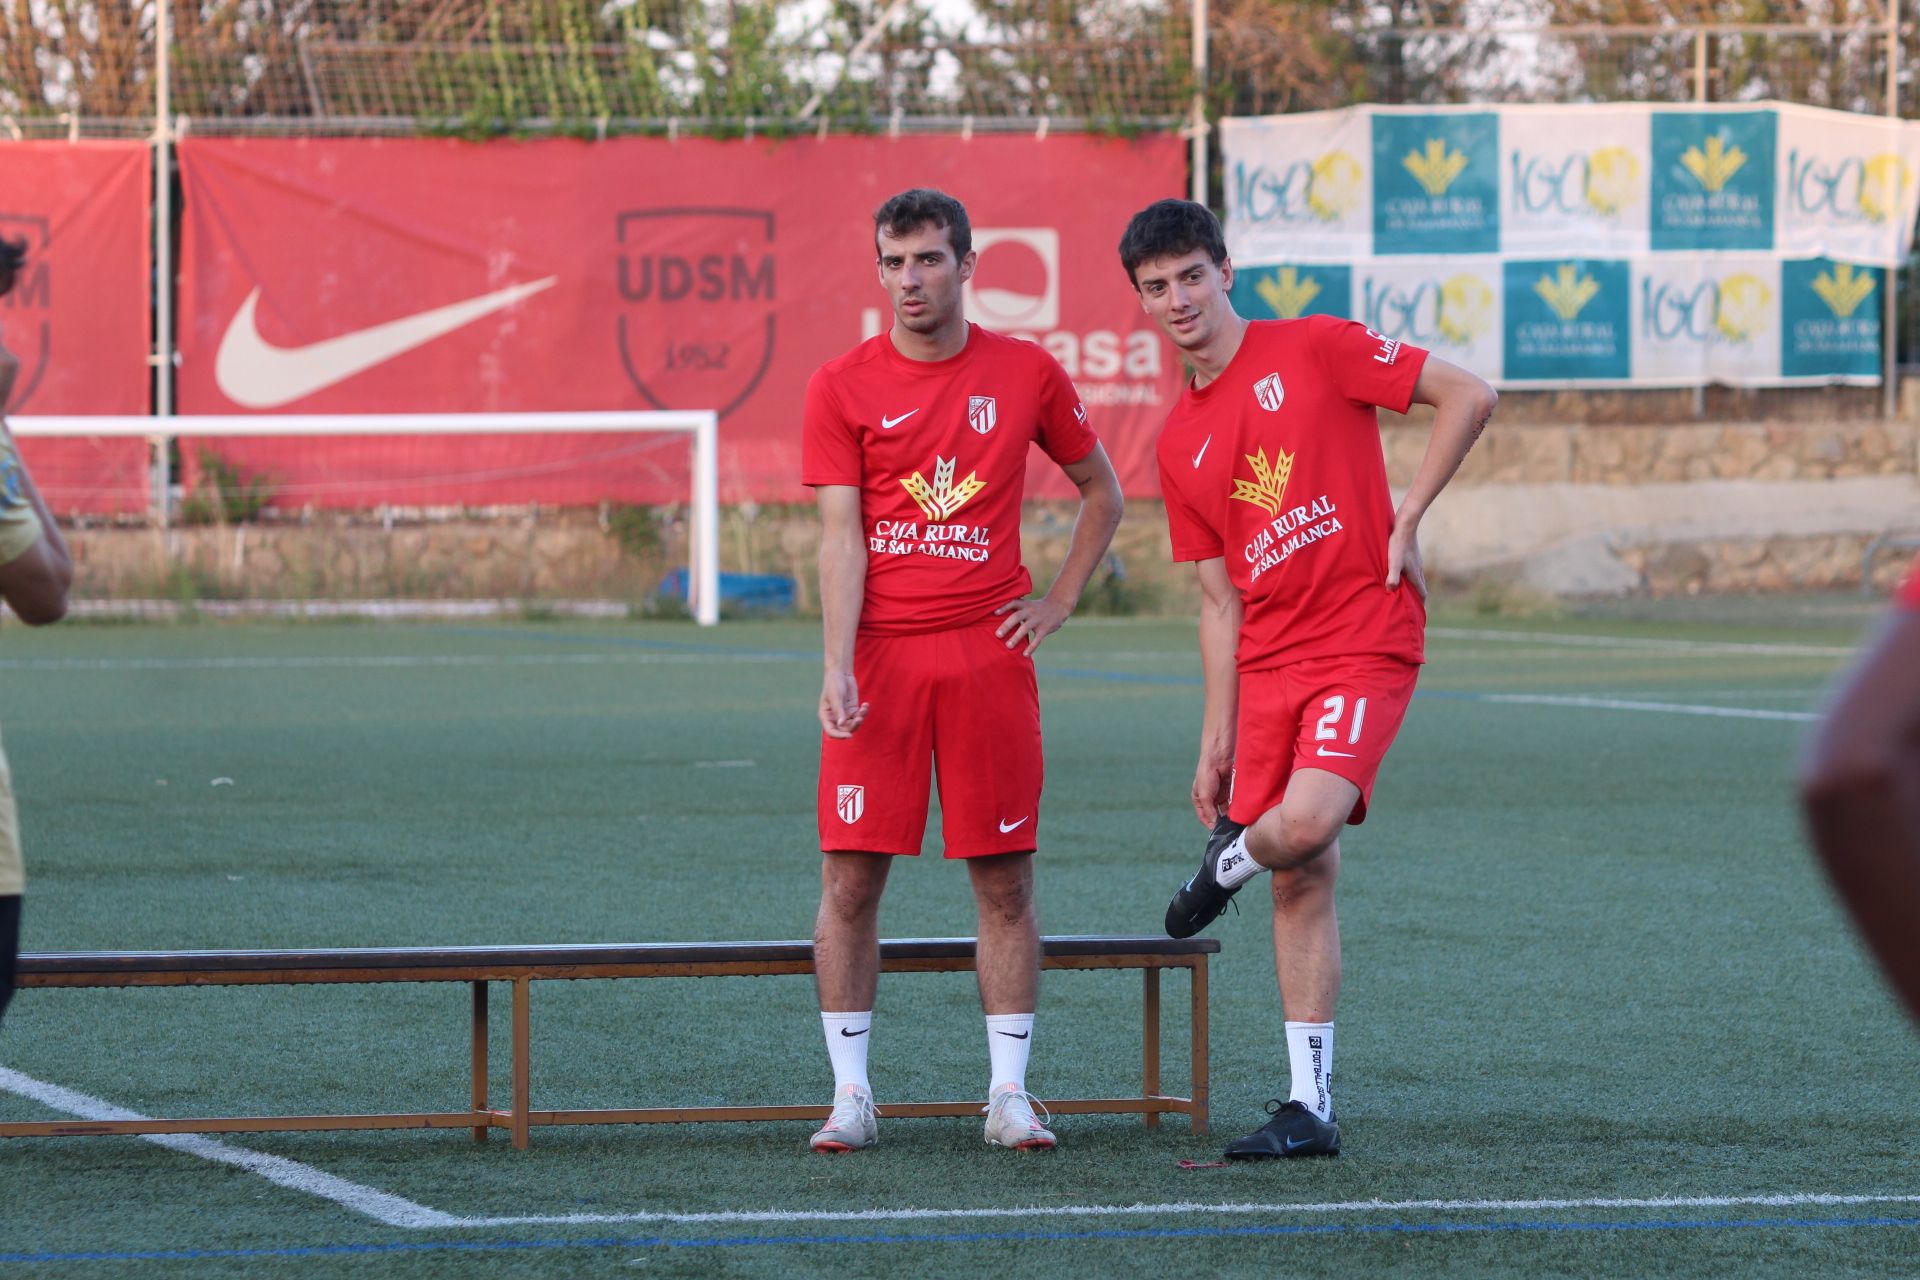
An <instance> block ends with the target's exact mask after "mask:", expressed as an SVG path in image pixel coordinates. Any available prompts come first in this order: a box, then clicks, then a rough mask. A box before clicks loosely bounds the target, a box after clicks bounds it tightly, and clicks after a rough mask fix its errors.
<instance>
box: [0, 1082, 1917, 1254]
mask: <svg viewBox="0 0 1920 1280" xmlns="http://www.w3.org/2000/svg"><path fill="white" fill-rule="evenodd" d="M0 1090H5V1091H6V1092H8V1093H13V1094H18V1095H19V1096H20V1097H23V1098H29V1099H31V1100H33V1101H35V1102H38V1103H40V1104H41V1105H42V1106H45V1107H48V1108H50V1109H52V1110H54V1111H63V1112H65V1113H67V1114H68V1115H73V1116H79V1117H81V1118H82V1119H86V1120H144V1119H146V1118H147V1117H145V1116H142V1115H140V1114H138V1113H137V1112H133V1111H129V1110H127V1109H126V1108H124V1107H118V1106H115V1105H114V1104H113V1103H111V1102H108V1101H106V1100H105V1099H103V1098H96V1097H93V1096H92V1095H90V1094H85V1093H80V1092H77V1091H76V1090H73V1089H67V1088H63V1087H62V1086H60V1085H57V1084H49V1083H48V1082H46V1081H44V1080H36V1079H34V1078H33V1077H31V1076H28V1075H23V1074H22V1073H20V1072H18V1071H13V1070H9V1069H8V1068H6V1067H0ZM141 1140H142V1141H145V1142H151V1143H153V1144H154V1145H156V1146H160V1147H165V1148H167V1149H168V1150H171V1151H178V1152H180V1153H182V1154H184V1155H190V1156H198V1157H199V1158H201V1159H203V1160H212V1161H215V1162H216V1163H219V1164H225V1165H231V1166H233V1167H234V1168H236V1169H242V1170H244V1171H246V1172H248V1173H254V1174H258V1175H259V1176H261V1177H263V1178H265V1179H267V1181H269V1182H272V1183H274V1184H275V1185H276V1186H281V1187H285V1188H287V1189H288V1190H290V1191H300V1192H305V1193H306V1194H308V1195H313V1196H318V1197H320V1198H321V1199H324V1200H330V1201H332V1202H333V1203H335V1204H338V1205H340V1206H341V1207H342V1208H346V1209H351V1210H353V1211H354V1212H355V1213H359V1214H363V1215H365V1216H366V1217H369V1218H372V1219H374V1220H375V1221H377V1222H381V1223H384V1224H385V1225H387V1226H391V1227H403V1228H406V1229H409V1230H416V1231H418V1230H433V1229H441V1230H443V1229H446V1228H449V1227H532V1226H555V1227H558V1226H575V1225H579V1226H587V1225H594V1224H608V1223H622V1222H628V1223H664V1224H675V1225H682V1226H707V1225H714V1224H723V1223H783V1222H927V1221H956V1222H965V1221H976V1220H981V1219H997V1218H1018V1219H1022V1220H1032V1219H1036V1218H1083V1219H1084V1218H1144V1217H1155V1216H1165V1217H1212V1216H1240V1217H1246V1216H1256V1215H1257V1216H1265V1217H1280V1218H1285V1217H1288V1216H1290V1215H1325V1214H1331V1213H1404V1212H1409V1211H1414V1210H1426V1211H1429V1212H1439V1213H1517V1212H1534V1211H1539V1210H1548V1209H1722V1208H1738V1207H1766V1208H1791V1207H1795V1206H1806V1205H1821V1206H1844V1205H1870V1204H1920V1195H1893V1194H1865V1195H1844V1194H1832V1193H1824V1192H1800V1193H1788V1194H1777V1195H1749V1196H1655V1197H1634V1198H1598V1197H1595V1198H1582V1199H1556V1200H1334V1201H1304V1202H1291V1203H1290V1202H1286V1201H1279V1202H1272V1203H1265V1204H1236V1203H1233V1202H1213V1203H1204V1202H1201V1201H1194V1200H1180V1201H1171V1202H1167V1203H1162V1204H1086V1205H1022V1206H1008V1207H1005V1208H997V1207H996V1208H976V1209H938V1208H926V1209H916V1208H908V1209H740V1210H721V1211H715V1212H706V1213H671V1212H664V1211H652V1212H637V1213H567V1214H513V1215H508V1216H498V1217H485V1216H476V1217H463V1216H461V1215H458V1214H451V1213H443V1212H441V1211H440V1210H438V1209H430V1208H428V1207H427V1206H425V1205H422V1204H415V1203H414V1202H413V1201H411V1200H406V1199H402V1198H401V1197H399V1196H396V1195H390V1194H389V1193H387V1192H384V1191H379V1190H376V1189H374V1188H373V1187H368V1186H363V1185H361V1184H360V1183H357V1182H349V1181H347V1180H346V1179H344V1178H339V1177H335V1176H334V1175H333V1174H330V1173H326V1172H323V1171H321V1170H319V1169H316V1168H314V1167H313V1166H311V1165H306V1164H301V1163H300V1162H299V1161H297V1160H288V1159H286V1158H284V1157H282V1156H270V1155H263V1154H261V1153H260V1152H257V1151H247V1150H245V1149H243V1148H240V1147H235V1146H230V1145H229V1144H227V1143H224V1142H216V1141H214V1140H213V1139H211V1138H206V1137H202V1136H200V1135H197V1134H142V1135H141ZM794 1158H795V1159H804V1158H805V1157H800V1156H796V1157H794Z"/></svg>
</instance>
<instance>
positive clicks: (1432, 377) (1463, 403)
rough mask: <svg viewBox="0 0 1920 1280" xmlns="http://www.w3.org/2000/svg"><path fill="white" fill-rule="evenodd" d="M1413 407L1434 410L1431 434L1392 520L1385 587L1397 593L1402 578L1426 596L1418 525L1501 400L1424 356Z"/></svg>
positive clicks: (1482, 383) (1469, 376) (1476, 379)
mask: <svg viewBox="0 0 1920 1280" xmlns="http://www.w3.org/2000/svg"><path fill="white" fill-rule="evenodd" d="M1413 399H1414V403H1416V404H1430V405H1432V406H1433V433H1432V434H1431V435H1430V436H1428V437H1427V453H1426V456H1425V457H1424V458H1422V459H1421V460H1420V469H1419V470H1418V471H1417V472H1415V473H1414V477H1413V483H1412V484H1411V485H1409V486H1408V487H1407V493H1406V496H1405V497H1404V498H1402V499H1401V500H1400V509H1399V510H1398V511H1396V512H1394V515H1393V536H1392V537H1391V538H1390V539H1389V540H1388V542H1387V587H1388V589H1390V590H1391V589H1393V588H1396V587H1398V586H1399V585H1400V578H1401V576H1402V574H1403V573H1404V574H1405V576H1406V577H1407V579H1408V580H1409V581H1411V582H1412V583H1413V589H1414V590H1415V591H1418V592H1419V593H1420V594H1421V595H1422V596H1425V595H1426V594H1427V577H1426V573H1425V571H1424V570H1423V569H1422V567H1421V564H1420V541H1419V538H1418V536H1417V535H1418V534H1419V532H1420V519H1421V517H1422V516H1424V515H1426V514H1427V508H1428V507H1430V506H1432V505H1433V500H1434V499H1435V498H1437V497H1439V496H1440V491H1441V490H1442V489H1444V488H1446V487H1447V481H1449V480H1451V479H1453V473H1454V472H1456V471H1458V470H1459V469H1460V463H1461V461H1462V460H1464V459H1465V458H1466V456H1467V450H1469V449H1471V448H1473V442H1474V441H1476V440H1478V439H1479V438H1480V433H1481V432H1482V431H1485V430H1486V429H1487V421H1488V419H1490V418H1492V417H1493V408H1494V406H1495V405H1497V404H1499V403H1500V395H1499V393H1498V392H1496V391H1495V390H1494V389H1493V388H1492V387H1491V386H1489V385H1487V382H1486V380H1485V379H1484V378H1482V377H1480V375H1479V374H1476V373H1469V372H1467V371H1466V370H1465V369H1462V368H1461V367H1460V366H1459V365H1457V364H1449V363H1448V362H1447V361H1445V360H1442V359H1441V358H1440V357H1438V356H1428V357H1427V361H1426V363H1425V364H1424V365H1422V366H1421V369H1420V379H1419V381H1417V382H1415V383H1414V384H1413Z"/></svg>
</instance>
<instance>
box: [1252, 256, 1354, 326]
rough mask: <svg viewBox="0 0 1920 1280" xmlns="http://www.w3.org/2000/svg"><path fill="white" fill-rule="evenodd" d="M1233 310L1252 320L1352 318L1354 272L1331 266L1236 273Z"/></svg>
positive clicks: (1278, 267)
mask: <svg viewBox="0 0 1920 1280" xmlns="http://www.w3.org/2000/svg"><path fill="white" fill-rule="evenodd" d="M1233 308H1234V310H1236V311H1238V312H1239V313H1240V314H1241V315H1243V316H1246V317H1247V318H1248V319H1249V320H1297V319H1299V318H1300V317H1301V316H1352V315H1353V311H1354V308H1353V268H1352V267H1342V266H1334V265H1332V264H1330V263H1322V264H1318V265H1315V264H1310V263H1290V264H1282V265H1275V266H1270V267H1241V268H1239V269H1237V270H1236V271H1235V272H1234V273H1233Z"/></svg>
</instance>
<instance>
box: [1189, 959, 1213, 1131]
mask: <svg viewBox="0 0 1920 1280" xmlns="http://www.w3.org/2000/svg"><path fill="white" fill-rule="evenodd" d="M1192 1062H1193V1110H1192V1111H1191V1112H1190V1113H1189V1115H1190V1116H1191V1118H1192V1121H1193V1131H1194V1132H1195V1133H1205V1132H1206V1131H1207V1128H1208V1125H1207V1074H1208V1067H1207V958H1206V957H1205V956H1195V957H1194V958H1193V1056H1192Z"/></svg>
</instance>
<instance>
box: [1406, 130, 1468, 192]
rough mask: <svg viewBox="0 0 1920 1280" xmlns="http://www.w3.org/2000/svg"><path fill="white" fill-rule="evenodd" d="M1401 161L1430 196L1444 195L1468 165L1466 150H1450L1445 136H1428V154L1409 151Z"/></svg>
mask: <svg viewBox="0 0 1920 1280" xmlns="http://www.w3.org/2000/svg"><path fill="white" fill-rule="evenodd" d="M1400 163H1401V164H1403V165H1405V166H1406V169H1407V172H1408V173H1410V174H1412V175H1413V178H1414V181H1416V182H1418V183H1419V184H1420V185H1421V186H1422V187H1425V188H1426V191H1427V194H1428V195H1430V196H1443V195H1445V194H1447V188H1448V187H1450V186H1452V185H1453V180H1454V179H1455V178H1457V177H1459V176H1460V171H1461V170H1462V169H1465V168H1466V167H1467V154H1466V152H1464V151H1448V150H1447V140H1446V139H1445V138H1428V139H1427V150H1426V154H1424V155H1422V154H1421V153H1420V152H1418V151H1409V152H1407V154H1406V155H1404V156H1402V157H1401V159H1400Z"/></svg>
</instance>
